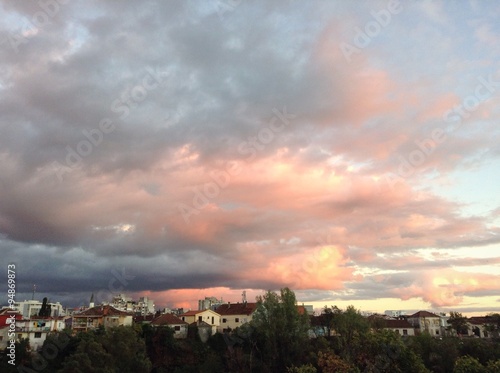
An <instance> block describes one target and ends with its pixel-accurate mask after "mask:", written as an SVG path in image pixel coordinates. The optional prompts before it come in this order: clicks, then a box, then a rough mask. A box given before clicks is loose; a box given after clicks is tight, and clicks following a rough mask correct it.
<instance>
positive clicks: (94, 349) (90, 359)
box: [59, 327, 151, 373]
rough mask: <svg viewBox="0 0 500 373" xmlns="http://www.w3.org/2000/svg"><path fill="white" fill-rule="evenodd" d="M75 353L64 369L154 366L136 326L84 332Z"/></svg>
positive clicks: (66, 372) (107, 371)
mask: <svg viewBox="0 0 500 373" xmlns="http://www.w3.org/2000/svg"><path fill="white" fill-rule="evenodd" d="M80 337H81V340H80V342H79V343H78V347H77V348H76V351H75V353H74V354H72V355H71V356H69V357H68V358H67V359H66V360H65V361H64V362H63V364H62V366H63V367H62V369H61V370H60V371H59V372H61V373H80V372H81V373H84V372H96V373H97V372H99V373H111V372H116V371H118V372H123V373H129V372H130V373H140V372H144V373H146V372H149V371H150V370H151V362H150V361H149V359H148V357H147V355H146V345H145V343H144V340H143V339H141V338H139V336H138V335H137V334H136V332H135V331H134V329H133V328H132V327H117V328H111V329H109V330H106V331H105V333H104V334H101V333H98V332H88V333H82V334H81V335H80Z"/></svg>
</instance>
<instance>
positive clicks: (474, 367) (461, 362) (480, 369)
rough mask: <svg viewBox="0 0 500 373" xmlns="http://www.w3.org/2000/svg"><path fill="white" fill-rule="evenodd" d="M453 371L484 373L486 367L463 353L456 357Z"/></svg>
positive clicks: (459, 372) (457, 372) (454, 372)
mask: <svg viewBox="0 0 500 373" xmlns="http://www.w3.org/2000/svg"><path fill="white" fill-rule="evenodd" d="M453 373H486V368H485V367H484V366H483V365H481V363H480V362H479V360H477V359H476V358H473V357H471V356H469V355H465V356H461V357H459V358H458V359H457V361H456V362H455V370H453Z"/></svg>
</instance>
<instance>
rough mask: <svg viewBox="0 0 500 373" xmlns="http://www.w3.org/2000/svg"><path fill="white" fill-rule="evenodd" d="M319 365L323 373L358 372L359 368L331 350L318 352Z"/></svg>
mask: <svg viewBox="0 0 500 373" xmlns="http://www.w3.org/2000/svg"><path fill="white" fill-rule="evenodd" d="M318 366H319V367H320V368H321V371H322V372H323V373H357V372H359V369H358V368H356V367H355V366H354V365H352V364H351V363H349V362H347V361H345V360H344V359H342V358H341V357H340V356H338V355H336V354H335V353H334V352H333V351H331V350H326V351H320V352H319V353H318Z"/></svg>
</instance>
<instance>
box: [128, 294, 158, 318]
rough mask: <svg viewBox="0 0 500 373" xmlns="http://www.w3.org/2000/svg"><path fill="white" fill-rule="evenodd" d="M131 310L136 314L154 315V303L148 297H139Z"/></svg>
mask: <svg viewBox="0 0 500 373" xmlns="http://www.w3.org/2000/svg"><path fill="white" fill-rule="evenodd" d="M133 308H134V312H135V313H136V314H141V315H149V314H152V313H155V302H154V301H153V300H152V299H149V298H148V297H140V298H139V301H138V302H137V304H136V305H135V306H134V307H133Z"/></svg>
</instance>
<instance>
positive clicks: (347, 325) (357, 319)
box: [333, 306, 369, 362]
mask: <svg viewBox="0 0 500 373" xmlns="http://www.w3.org/2000/svg"><path fill="white" fill-rule="evenodd" d="M333 328H334V329H335V331H336V332H337V334H338V341H339V347H340V351H341V356H342V357H343V358H345V359H346V360H347V361H349V362H351V361H352V360H353V357H354V356H353V353H354V351H355V349H356V346H357V345H358V342H359V341H360V340H361V339H364V338H366V335H367V333H368V330H369V324H368V321H367V320H366V319H365V318H364V317H363V316H362V315H361V313H360V312H359V311H358V310H356V308H355V307H354V306H348V307H347V309H346V310H345V311H343V312H342V311H341V310H339V309H338V308H337V309H335V310H334V318H333Z"/></svg>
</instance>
